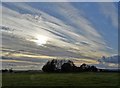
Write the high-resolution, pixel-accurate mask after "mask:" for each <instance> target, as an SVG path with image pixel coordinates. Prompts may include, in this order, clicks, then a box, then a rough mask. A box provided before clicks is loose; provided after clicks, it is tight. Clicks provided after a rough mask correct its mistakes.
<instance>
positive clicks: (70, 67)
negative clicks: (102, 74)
mask: <svg viewBox="0 0 120 88" xmlns="http://www.w3.org/2000/svg"><path fill="white" fill-rule="evenodd" d="M42 70H43V71H44V72H84V71H94V72H96V71H98V69H97V68H96V67H95V66H90V65H87V64H85V63H83V64H82V65H81V66H80V67H77V66H75V64H74V63H73V61H71V60H55V59H53V60H51V61H48V62H47V63H46V64H45V65H44V66H43V68H42Z"/></svg>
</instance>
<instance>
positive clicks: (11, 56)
mask: <svg viewBox="0 0 120 88" xmlns="http://www.w3.org/2000/svg"><path fill="white" fill-rule="evenodd" d="M117 11H118V7H117V3H113V2H96V3H95V2H91V3H90V2H3V3H2V24H1V25H0V30H1V31H2V55H1V56H2V66H3V68H13V69H18V70H20V69H30V70H31V69H35V70H36V69H37V70H38V69H41V68H42V66H43V65H44V64H45V63H46V62H47V61H48V60H51V59H69V60H73V61H74V63H75V64H76V65H77V66H80V64H82V63H87V64H91V65H96V66H98V67H101V68H117V65H118V63H116V59H115V61H113V60H112V61H113V62H110V63H109V62H106V63H102V64H101V60H100V59H102V56H106V57H111V56H114V55H117V54H118V51H117V50H118V13H117ZM108 59H109V58H108ZM114 62H115V63H114ZM103 64H104V65H103Z"/></svg>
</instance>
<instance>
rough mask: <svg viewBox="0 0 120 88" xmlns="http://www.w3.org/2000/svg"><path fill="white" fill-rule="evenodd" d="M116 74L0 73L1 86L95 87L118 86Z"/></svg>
mask: <svg viewBox="0 0 120 88" xmlns="http://www.w3.org/2000/svg"><path fill="white" fill-rule="evenodd" d="M118 75H119V73H92V72H83V73H4V74H2V77H3V78H2V83H3V84H2V85H3V87H5V86H97V87H95V88H98V87H99V86H112V87H114V88H117V87H115V86H118V84H119V76H118ZM10 88H11V87H10ZM16 88H17V87H16ZM32 88H34V87H32ZM78 88H79V87H78ZM87 88H88V87H87ZM102 88H103V87H102ZM106 88H108V87H106Z"/></svg>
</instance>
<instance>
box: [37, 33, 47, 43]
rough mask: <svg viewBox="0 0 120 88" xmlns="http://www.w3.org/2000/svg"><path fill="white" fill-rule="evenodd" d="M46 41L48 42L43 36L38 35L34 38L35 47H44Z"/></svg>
mask: <svg viewBox="0 0 120 88" xmlns="http://www.w3.org/2000/svg"><path fill="white" fill-rule="evenodd" d="M47 40H48V37H46V36H43V35H39V36H37V37H36V40H35V42H36V44H37V45H44V44H46V43H47Z"/></svg>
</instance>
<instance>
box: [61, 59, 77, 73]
mask: <svg viewBox="0 0 120 88" xmlns="http://www.w3.org/2000/svg"><path fill="white" fill-rule="evenodd" d="M74 68H75V65H74V63H73V62H72V61H70V60H69V61H68V62H67V63H64V64H63V65H62V66H61V71H62V72H73V71H74V70H75V69H74Z"/></svg>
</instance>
